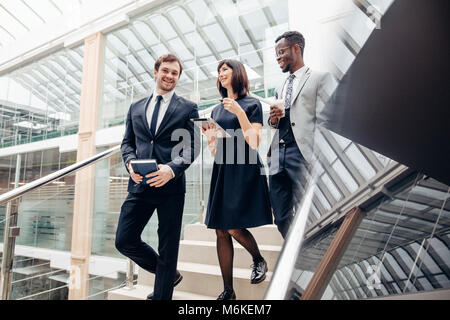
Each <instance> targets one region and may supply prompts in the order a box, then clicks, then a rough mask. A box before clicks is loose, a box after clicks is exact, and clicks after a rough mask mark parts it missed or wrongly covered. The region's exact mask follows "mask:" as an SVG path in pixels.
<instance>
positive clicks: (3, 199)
mask: <svg viewBox="0 0 450 320" xmlns="http://www.w3.org/2000/svg"><path fill="white" fill-rule="evenodd" d="M119 151H120V145H118V146H115V147H114V148H111V149H109V150H106V151H103V152H100V153H99V154H96V155H95V156H93V157H90V158H88V159H85V160H82V161H79V162H77V163H74V164H72V165H70V166H68V167H66V168H64V169H61V170H59V171H56V172H54V173H51V174H49V175H47V176H45V177H42V178H39V179H37V180H35V181H32V182H30V183H27V184H26V185H24V186H21V187H18V188H15V189H13V190H11V191H8V192H6V193H4V194H2V195H0V205H2V204H5V203H7V202H9V201H11V200H14V199H17V198H19V197H21V196H23V195H24V194H26V193H28V192H31V191H34V190H36V189H39V188H40V187H43V186H45V185H46V184H49V183H51V182H53V181H55V180H58V179H60V178H62V177H65V176H67V175H69V174H71V173H73V172H76V171H79V170H81V169H84V168H85V167H87V166H90V165H91V164H94V163H96V162H98V161H101V160H103V159H106V158H108V157H110V156H112V155H114V154H116V153H118V152H119Z"/></svg>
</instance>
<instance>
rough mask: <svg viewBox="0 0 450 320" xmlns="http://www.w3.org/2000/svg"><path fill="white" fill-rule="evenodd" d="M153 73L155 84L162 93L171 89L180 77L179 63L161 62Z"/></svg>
mask: <svg viewBox="0 0 450 320" xmlns="http://www.w3.org/2000/svg"><path fill="white" fill-rule="evenodd" d="M153 74H154V76H155V80H156V86H157V88H158V89H159V90H161V91H163V92H164V93H167V92H170V91H172V90H173V89H174V88H175V87H176V85H177V83H178V80H179V79H180V65H179V64H178V62H176V61H173V62H163V63H161V65H160V66H159V69H158V70H154V71H153Z"/></svg>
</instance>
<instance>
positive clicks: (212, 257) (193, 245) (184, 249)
mask: <svg viewBox="0 0 450 320" xmlns="http://www.w3.org/2000/svg"><path fill="white" fill-rule="evenodd" d="M258 247H259V251H260V252H261V255H262V256H263V257H264V259H265V260H266V262H267V266H268V268H269V271H273V270H274V269H275V265H276V263H277V260H278V256H279V254H280V251H281V246H272V245H258ZM178 261H180V262H193V263H204V264H216V265H219V260H218V258H217V249H216V242H215V241H214V242H212V241H198V240H182V241H181V242H180V250H179V254H178ZM252 263H253V260H252V257H251V255H250V254H249V253H248V252H247V250H245V249H244V248H243V247H242V246H241V245H240V244H238V243H234V260H233V266H234V267H237V268H249V267H250V265H251V264H252Z"/></svg>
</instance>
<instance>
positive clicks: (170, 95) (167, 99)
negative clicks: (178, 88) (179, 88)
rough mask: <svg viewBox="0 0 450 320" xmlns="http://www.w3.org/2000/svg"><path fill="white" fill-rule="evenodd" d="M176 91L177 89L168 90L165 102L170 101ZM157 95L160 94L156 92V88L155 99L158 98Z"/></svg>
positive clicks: (164, 96) (164, 98)
mask: <svg viewBox="0 0 450 320" xmlns="http://www.w3.org/2000/svg"><path fill="white" fill-rule="evenodd" d="M174 93H175V89H173V90H172V91H169V92H167V93H166V94H163V95H162V99H163V101H164V103H167V102H169V101H170V100H171V99H172V97H173V95H174ZM157 96H159V94H158V93H157V92H156V89H155V90H153V99H156V97H157Z"/></svg>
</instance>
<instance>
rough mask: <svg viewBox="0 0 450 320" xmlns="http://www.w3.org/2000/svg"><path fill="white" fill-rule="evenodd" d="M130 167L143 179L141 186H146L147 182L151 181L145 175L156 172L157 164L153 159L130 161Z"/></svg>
mask: <svg viewBox="0 0 450 320" xmlns="http://www.w3.org/2000/svg"><path fill="white" fill-rule="evenodd" d="M130 165H131V167H132V168H133V171H134V172H135V173H137V174H140V175H141V176H142V177H143V179H142V182H141V184H147V180H150V179H151V178H146V177H145V176H146V175H148V174H149V173H152V172H155V171H158V163H157V162H156V160H153V159H148V160H131V161H130Z"/></svg>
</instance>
